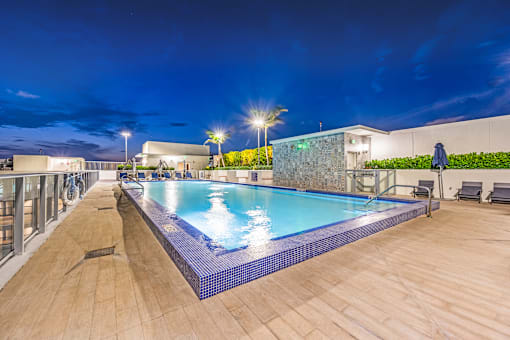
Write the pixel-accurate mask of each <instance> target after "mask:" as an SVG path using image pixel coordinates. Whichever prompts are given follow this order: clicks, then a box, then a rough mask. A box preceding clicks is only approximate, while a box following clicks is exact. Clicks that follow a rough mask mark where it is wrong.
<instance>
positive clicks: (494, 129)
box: [371, 115, 510, 160]
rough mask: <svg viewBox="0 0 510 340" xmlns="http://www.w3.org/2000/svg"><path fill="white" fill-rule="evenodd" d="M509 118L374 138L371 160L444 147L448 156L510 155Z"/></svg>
mask: <svg viewBox="0 0 510 340" xmlns="http://www.w3.org/2000/svg"><path fill="white" fill-rule="evenodd" d="M509 132H510V115H507V116H500V117H492V118H484V119H476V120H468V121H463V122H456V123H448V124H441V125H433V126H423V127H419V128H413V129H405V130H396V131H391V132H390V134H389V135H379V134H374V135H372V149H371V158H372V159H379V160H380V159H386V158H394V157H413V156H416V155H426V154H429V155H432V154H434V145H435V144H436V143H438V142H441V143H443V145H444V146H445V150H446V153H447V154H463V153H470V152H499V151H505V152H509V151H510V138H509Z"/></svg>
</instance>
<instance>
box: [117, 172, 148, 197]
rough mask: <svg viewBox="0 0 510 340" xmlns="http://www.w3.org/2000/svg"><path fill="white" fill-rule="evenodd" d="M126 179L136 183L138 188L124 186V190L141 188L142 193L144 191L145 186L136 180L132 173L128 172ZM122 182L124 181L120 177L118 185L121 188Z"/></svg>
mask: <svg viewBox="0 0 510 340" xmlns="http://www.w3.org/2000/svg"><path fill="white" fill-rule="evenodd" d="M127 179H129V180H131V181H132V182H134V183H136V184H138V185H139V187H138V188H129V187H128V188H125V190H131V189H142V195H143V194H144V193H145V187H144V186H143V184H142V183H140V181H139V180H138V178H136V177H135V176H133V175H130V174H127ZM122 183H124V181H123V180H122V178H121V179H120V187H121V188H122Z"/></svg>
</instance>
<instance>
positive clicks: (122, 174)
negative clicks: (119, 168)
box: [119, 172, 128, 181]
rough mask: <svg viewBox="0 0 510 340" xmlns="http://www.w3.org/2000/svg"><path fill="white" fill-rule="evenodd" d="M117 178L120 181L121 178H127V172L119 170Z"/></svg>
mask: <svg viewBox="0 0 510 340" xmlns="http://www.w3.org/2000/svg"><path fill="white" fill-rule="evenodd" d="M119 179H120V180H121V181H122V180H123V179H128V174H127V172H121V173H120V174H119Z"/></svg>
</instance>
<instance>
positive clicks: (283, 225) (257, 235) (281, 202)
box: [144, 181, 402, 249]
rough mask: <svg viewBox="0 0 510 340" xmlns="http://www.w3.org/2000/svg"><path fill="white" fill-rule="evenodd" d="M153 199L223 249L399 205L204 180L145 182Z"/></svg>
mask: <svg viewBox="0 0 510 340" xmlns="http://www.w3.org/2000/svg"><path fill="white" fill-rule="evenodd" d="M144 185H145V198H147V199H153V200H155V201H156V202H158V203H160V204H161V205H163V206H165V207H166V208H168V210H170V211H171V212H172V213H175V214H177V215H178V216H179V217H180V218H182V219H183V220H184V221H186V222H187V223H189V224H191V225H192V226H194V227H195V228H196V229H198V230H200V231H201V232H202V233H203V234H205V235H207V236H208V237H209V238H210V239H212V240H213V242H214V243H215V244H217V245H221V246H222V247H224V248H226V249H235V248H239V247H244V246H248V247H249V246H255V245H262V244H267V242H268V241H269V240H270V239H273V238H275V237H282V236H286V235H289V234H294V233H297V232H302V231H305V230H307V229H311V228H316V227H319V226H324V225H329V224H331V223H336V222H339V221H343V220H347V219H351V218H353V217H357V216H363V215H367V214H370V213H373V212H377V211H382V210H386V209H389V208H394V207H397V206H401V205H402V203H397V202H388V201H374V202H372V204H370V207H369V208H368V207H367V206H366V204H365V203H366V201H367V200H366V199H362V198H354V197H345V196H332V195H324V194H311V193H300V192H295V191H289V190H280V189H271V188H253V187H249V186H243V185H236V184H223V183H211V182H206V181H167V182H154V183H151V182H146V183H144Z"/></svg>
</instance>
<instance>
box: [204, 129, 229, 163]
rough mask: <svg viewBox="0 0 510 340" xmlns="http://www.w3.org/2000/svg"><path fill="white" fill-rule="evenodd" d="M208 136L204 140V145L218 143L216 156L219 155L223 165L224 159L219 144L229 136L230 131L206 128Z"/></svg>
mask: <svg viewBox="0 0 510 340" xmlns="http://www.w3.org/2000/svg"><path fill="white" fill-rule="evenodd" d="M205 133H206V134H207V136H209V138H208V139H207V140H206V141H205V142H204V145H206V144H207V143H213V144H218V156H219V157H220V161H221V163H223V166H225V161H224V160H223V154H222V153H221V144H223V143H224V142H225V141H226V140H227V139H228V138H229V137H230V133H223V132H221V131H216V132H214V131H211V130H207V131H206V132H205Z"/></svg>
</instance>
